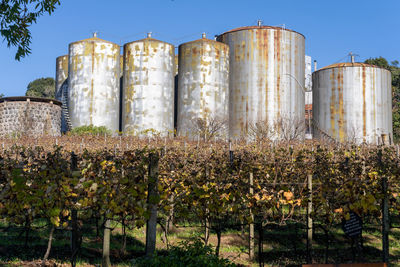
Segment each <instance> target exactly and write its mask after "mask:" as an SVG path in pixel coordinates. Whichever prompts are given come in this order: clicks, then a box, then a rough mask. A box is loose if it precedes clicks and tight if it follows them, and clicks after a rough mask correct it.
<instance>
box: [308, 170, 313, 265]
mask: <svg viewBox="0 0 400 267" xmlns="http://www.w3.org/2000/svg"><path fill="white" fill-rule="evenodd" d="M312 178H313V176H312V174H308V175H307V189H308V194H309V197H308V203H307V263H310V264H311V263H312V241H313V221H312V218H311V212H312Z"/></svg>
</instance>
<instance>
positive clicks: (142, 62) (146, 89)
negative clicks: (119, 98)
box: [122, 34, 175, 136]
mask: <svg viewBox="0 0 400 267" xmlns="http://www.w3.org/2000/svg"><path fill="white" fill-rule="evenodd" d="M174 58H175V48H174V46H173V45H172V44H168V43H166V42H162V41H159V40H156V39H153V38H151V34H148V37H147V38H145V39H142V40H138V41H134V42H131V43H128V44H125V45H124V81H123V95H124V100H123V106H122V130H123V132H125V133H127V134H135V135H146V134H147V133H158V134H161V135H162V136H166V135H173V133H174V75H175V66H174V65H175V64H174Z"/></svg>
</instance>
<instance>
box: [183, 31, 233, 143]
mask: <svg viewBox="0 0 400 267" xmlns="http://www.w3.org/2000/svg"><path fill="white" fill-rule="evenodd" d="M178 77H179V78H178V123H177V130H178V135H180V136H186V137H190V138H194V137H197V136H200V137H202V138H207V137H211V135H219V136H221V137H225V138H226V137H227V128H228V127H227V126H228V104H229V102H228V98H229V47H228V46H227V45H226V44H224V43H221V42H217V41H214V40H209V39H206V38H205V35H203V38H202V39H199V40H196V41H193V42H188V43H184V44H182V45H180V46H179V75H178Z"/></svg>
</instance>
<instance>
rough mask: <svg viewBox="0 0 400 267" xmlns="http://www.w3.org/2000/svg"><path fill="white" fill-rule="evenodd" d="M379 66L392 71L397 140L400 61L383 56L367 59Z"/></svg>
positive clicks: (399, 134)
mask: <svg viewBox="0 0 400 267" xmlns="http://www.w3.org/2000/svg"><path fill="white" fill-rule="evenodd" d="M365 63H367V64H372V65H375V66H378V67H382V68H385V69H387V70H389V71H390V72H391V73H392V90H393V98H392V99H393V100H392V108H393V135H394V139H395V140H396V141H399V140H400V67H399V66H398V65H399V61H397V60H394V61H392V62H390V64H389V62H388V61H387V60H386V59H385V58H383V57H377V58H370V59H367V60H366V61H365Z"/></svg>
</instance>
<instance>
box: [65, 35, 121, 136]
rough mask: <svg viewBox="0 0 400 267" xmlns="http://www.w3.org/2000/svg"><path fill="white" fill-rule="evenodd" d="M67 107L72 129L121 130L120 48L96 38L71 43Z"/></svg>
mask: <svg viewBox="0 0 400 267" xmlns="http://www.w3.org/2000/svg"><path fill="white" fill-rule="evenodd" d="M68 65H69V67H68V68H69V75H68V76H69V77H68V107H69V115H70V120H71V125H72V128H75V127H79V126H84V125H94V126H105V127H107V128H108V129H109V130H111V131H112V132H116V131H118V129H119V97H120V86H119V84H120V47H119V45H117V44H114V43H112V42H108V41H105V40H102V39H99V38H97V36H96V34H94V36H93V38H89V39H85V40H82V41H78V42H74V43H71V44H70V45H69V64H68Z"/></svg>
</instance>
